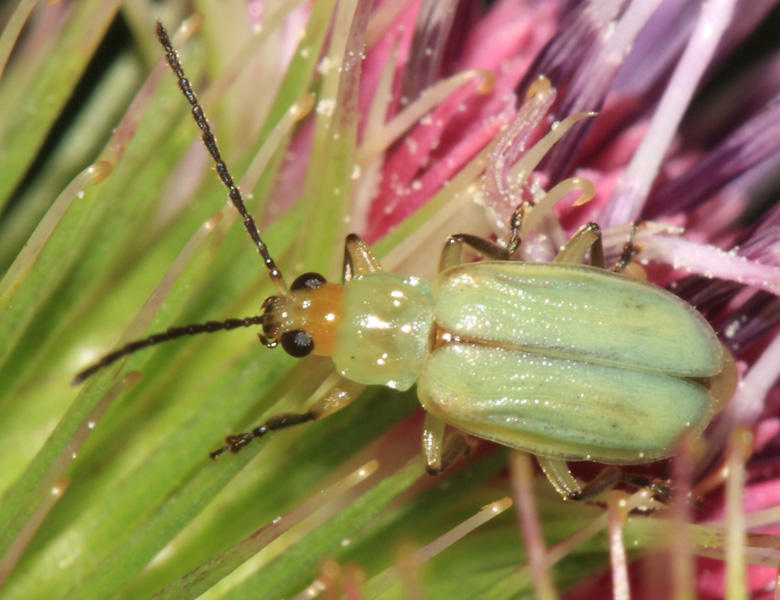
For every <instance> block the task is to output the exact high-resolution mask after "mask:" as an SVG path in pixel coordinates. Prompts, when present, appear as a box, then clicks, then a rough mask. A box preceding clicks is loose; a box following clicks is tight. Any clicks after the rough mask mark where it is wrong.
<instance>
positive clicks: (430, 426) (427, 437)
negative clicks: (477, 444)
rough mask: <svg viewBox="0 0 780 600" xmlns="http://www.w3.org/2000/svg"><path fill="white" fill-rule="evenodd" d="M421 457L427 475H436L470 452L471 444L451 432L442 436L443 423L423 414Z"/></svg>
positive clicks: (461, 435)
mask: <svg viewBox="0 0 780 600" xmlns="http://www.w3.org/2000/svg"><path fill="white" fill-rule="evenodd" d="M422 441H423V455H424V456H425V468H426V470H427V471H428V474H429V475H438V474H439V473H441V472H442V471H445V470H446V469H447V468H448V467H449V466H450V465H452V463H454V462H455V461H456V460H458V459H459V458H461V457H463V456H467V455H468V454H469V452H471V444H470V443H469V439H468V437H467V436H466V435H464V434H463V433H461V432H460V431H453V432H452V433H450V434H449V435H448V436H446V437H445V436H444V421H441V420H439V419H437V418H436V417H434V416H433V415H431V414H430V413H426V414H425V424H424V425H423V439H422Z"/></svg>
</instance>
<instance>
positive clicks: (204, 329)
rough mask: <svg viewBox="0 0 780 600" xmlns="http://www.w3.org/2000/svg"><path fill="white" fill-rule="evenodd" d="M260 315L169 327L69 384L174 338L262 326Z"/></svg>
mask: <svg viewBox="0 0 780 600" xmlns="http://www.w3.org/2000/svg"><path fill="white" fill-rule="evenodd" d="M262 324H263V317H262V315H258V316H253V317H244V318H243V319H225V320H224V321H207V322H206V323H191V324H189V325H184V326H183V327H170V328H169V329H166V330H165V331H163V332H162V333H153V334H152V335H150V336H149V337H146V338H144V339H142V340H135V341H133V342H129V343H127V344H125V345H124V346H122V347H121V348H119V349H118V350H114V351H113V352H109V353H108V354H106V355H105V356H103V357H102V358H101V359H100V360H98V361H97V362H96V363H93V364H92V365H90V366H88V367H87V368H86V369H83V370H81V371H79V372H78V373H77V374H76V376H75V377H74V378H73V381H72V382H71V384H72V385H78V384H79V383H81V382H82V381H84V380H85V379H86V378H87V377H90V376H91V375H94V374H95V373H96V372H98V371H99V370H100V369H102V368H103V367H107V366H108V365H110V364H112V363H114V362H116V361H117V360H119V359H120V358H122V357H123V356H127V355H128V354H132V353H133V352H135V351H136V350H140V349H141V348H146V347H147V346H154V345H155V344H162V343H163V342H167V341H169V340H175V339H176V338H180V337H184V336H187V335H196V334H198V333H212V332H214V331H224V330H226V329H236V328H237V327H251V326H252V325H262Z"/></svg>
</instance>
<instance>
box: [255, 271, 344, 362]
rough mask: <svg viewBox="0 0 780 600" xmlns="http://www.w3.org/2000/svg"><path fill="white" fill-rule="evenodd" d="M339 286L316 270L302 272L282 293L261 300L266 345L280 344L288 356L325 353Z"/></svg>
mask: <svg viewBox="0 0 780 600" xmlns="http://www.w3.org/2000/svg"><path fill="white" fill-rule="evenodd" d="M342 291H343V286H341V285H337V284H333V283H327V282H326V281H325V278H324V277H323V276H322V275H319V274H318V273H304V274H303V275H301V276H300V277H298V278H297V279H296V280H295V281H294V282H293V284H292V285H291V286H290V291H289V292H288V293H287V294H285V295H283V296H270V297H269V298H266V300H265V302H263V335H262V336H260V341H261V342H262V343H263V344H264V345H265V346H267V347H271V348H272V347H274V346H276V345H277V344H281V345H282V348H284V350H285V352H287V353H288V354H289V355H290V356H295V357H298V358H299V357H303V356H306V355H308V354H312V353H313V354H317V355H320V356H328V355H329V354H330V352H331V349H332V347H333V341H334V339H335V336H336V328H337V327H338V322H339V316H340V314H341V294H342Z"/></svg>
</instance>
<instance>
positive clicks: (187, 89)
mask: <svg viewBox="0 0 780 600" xmlns="http://www.w3.org/2000/svg"><path fill="white" fill-rule="evenodd" d="M157 38H158V39H159V40H160V44H162V47H163V50H165V57H166V58H167V59H168V64H169V65H170V66H171V70H172V71H173V72H174V74H175V75H176V78H177V79H178V80H179V87H180V88H181V91H182V93H183V94H184V97H185V98H187V102H189V103H190V106H191V107H192V116H193V118H194V119H195V123H197V124H198V127H200V129H201V131H202V132H203V145H204V146H206V149H207V150H208V151H209V154H211V156H212V158H213V159H214V163H215V164H216V167H217V173H218V174H219V178H220V179H221V180H222V183H224V184H225V187H226V188H227V189H228V196H229V197H230V201H231V202H232V203H233V206H235V207H236V210H237V211H238V214H240V215H241V218H242V219H243V221H244V228H245V229H246V230H247V232H248V233H249V237H251V238H252V241H254V243H255V246H257V251H258V252H259V253H260V256H261V257H262V258H263V262H264V263H265V266H266V268H267V269H268V273H269V275H270V276H271V281H273V282H274V285H275V286H276V287H277V289H278V290H279V292H281V294H282V295H286V294H287V285H285V283H284V277H282V272H281V271H280V270H279V269H278V268H277V266H276V263H275V262H274V259H273V258H271V255H270V253H269V252H268V246H266V245H265V242H263V240H262V238H261V237H260V232H259V231H258V230H257V225H256V224H255V220H254V219H253V218H252V215H250V214H249V212H248V211H247V209H246V206H245V205H244V199H243V198H242V197H241V192H240V191H239V189H238V187H236V185H235V183H233V178H232V177H231V176H230V172H229V171H228V168H227V165H226V164H225V161H223V160H222V155H221V154H220V152H219V148H218V147H217V140H216V138H215V137H214V134H213V133H211V127H209V122H208V121H207V120H206V115H205V114H204V113H203V107H202V106H201V105H200V104H199V103H198V97H197V96H196V95H195V92H193V91H192V86H191V85H190V81H189V79H187V77H186V76H185V75H184V69H182V66H181V62H180V61H179V55H178V54H177V53H176V50H174V49H173V46H172V45H171V40H170V38H169V37H168V32H167V31H166V30H165V27H164V26H163V24H162V23H161V22H160V21H157Z"/></svg>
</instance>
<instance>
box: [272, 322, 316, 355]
mask: <svg viewBox="0 0 780 600" xmlns="http://www.w3.org/2000/svg"><path fill="white" fill-rule="evenodd" d="M279 341H280V342H281V344H282V348H284V351H285V352H287V354H289V355H290V356H294V357H295V358H302V357H304V356H306V355H307V354H309V353H310V352H311V351H312V350H314V340H313V339H311V336H310V335H309V334H308V333H306V332H305V331H304V330H303V329H294V330H292V331H285V332H284V333H283V334H282V337H281V338H280V339H279Z"/></svg>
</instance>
